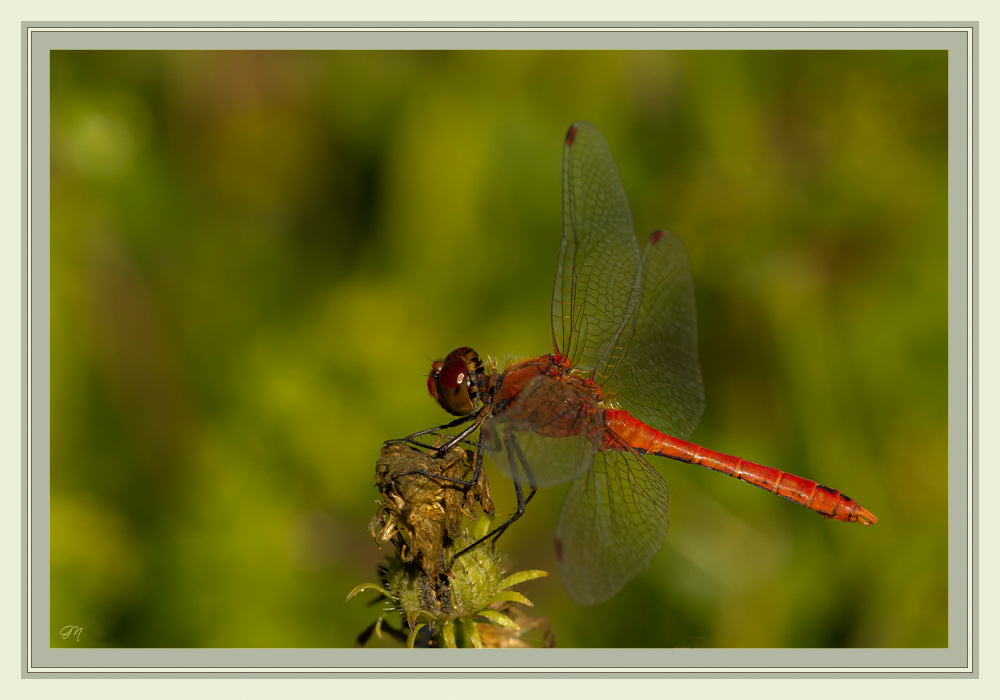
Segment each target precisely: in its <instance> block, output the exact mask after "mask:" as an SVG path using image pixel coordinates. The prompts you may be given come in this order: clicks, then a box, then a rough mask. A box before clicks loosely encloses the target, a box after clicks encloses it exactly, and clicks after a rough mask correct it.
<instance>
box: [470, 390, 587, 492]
mask: <svg viewBox="0 0 1000 700" xmlns="http://www.w3.org/2000/svg"><path fill="white" fill-rule="evenodd" d="M482 429H483V431H484V437H485V442H486V449H487V450H488V451H489V453H490V457H491V458H492V460H493V462H494V463H495V464H496V466H497V467H498V468H499V469H500V471H502V472H503V473H504V474H506V475H507V476H508V477H512V476H513V475H512V474H511V471H510V470H511V467H510V456H509V455H507V454H506V449H505V447H504V439H503V438H504V435H505V434H506V433H508V432H510V433H513V436H514V438H515V449H517V450H519V451H520V454H518V455H515V457H516V459H517V463H518V464H519V465H520V468H521V469H522V470H523V471H524V473H523V474H520V475H519V476H518V479H519V480H520V481H521V482H522V483H528V484H532V483H533V484H534V485H535V486H539V487H543V488H544V487H547V486H556V485H558V484H565V483H566V482H567V481H571V480H573V479H575V478H576V477H578V476H580V475H581V474H584V473H586V471H587V470H588V469H589V468H590V465H591V464H592V463H593V459H594V454H595V453H596V452H597V450H598V448H599V447H600V445H601V440H603V435H604V426H603V419H602V418H601V415H600V411H599V410H598V408H597V407H596V404H595V402H594V397H593V393H592V392H587V391H586V390H585V388H583V387H581V386H579V384H578V383H576V382H572V381H565V380H558V379H554V378H552V377H549V376H544V375H543V376H540V377H535V378H534V379H532V380H531V381H530V382H528V383H527V385H525V387H524V389H523V390H522V391H521V393H520V394H518V396H517V400H516V401H515V402H514V403H512V404H511V405H510V406H509V407H508V408H506V409H505V410H504V411H502V412H500V413H498V414H496V415H495V416H494V417H493V418H491V419H490V420H488V421H487V422H486V424H484V426H483V428H482Z"/></svg>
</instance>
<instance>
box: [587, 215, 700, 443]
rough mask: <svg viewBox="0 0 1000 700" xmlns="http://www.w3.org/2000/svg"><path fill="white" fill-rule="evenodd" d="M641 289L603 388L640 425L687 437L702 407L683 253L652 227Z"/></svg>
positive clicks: (665, 234)
mask: <svg viewBox="0 0 1000 700" xmlns="http://www.w3.org/2000/svg"><path fill="white" fill-rule="evenodd" d="M641 268H642V293H641V295H640V298H639V304H638V306H637V307H636V309H635V317H634V320H633V321H632V322H631V323H630V324H629V327H628V328H627V329H626V332H625V333H623V337H622V340H621V341H620V345H621V346H622V347H624V348H625V352H624V355H623V357H622V359H621V362H620V363H618V365H617V366H615V367H614V375H613V376H610V377H608V378H606V379H605V381H604V383H603V385H602V387H601V388H602V391H603V392H604V394H605V395H606V396H609V397H613V398H614V399H615V400H616V401H617V402H618V403H619V404H620V405H621V407H622V408H624V409H625V410H627V411H628V412H629V413H631V414H632V415H633V416H635V417H636V418H638V419H639V420H641V421H642V422H643V423H646V424H647V425H650V426H652V427H654V428H656V429H657V430H660V431H662V432H664V433H668V434H670V435H674V436H676V437H680V438H686V437H687V436H688V435H690V434H691V431H692V430H694V428H695V426H696V425H697V424H698V420H699V418H701V413H702V411H703V410H704V408H705V393H704V390H703V388H702V384H701V368H700V367H699V365H698V323H697V319H696V316H695V307H694V283H693V282H692V281H691V266H690V263H689V262H688V256H687V251H685V250H684V244H683V243H681V241H680V239H678V238H677V236H675V235H674V234H672V233H671V232H669V231H655V232H654V233H653V234H652V235H650V237H649V238H648V239H647V241H646V246H645V248H644V249H643V252H642V261H641Z"/></svg>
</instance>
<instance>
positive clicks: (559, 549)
mask: <svg viewBox="0 0 1000 700" xmlns="http://www.w3.org/2000/svg"><path fill="white" fill-rule="evenodd" d="M556 559H558V560H559V561H562V540H561V539H559V538H558V537H557V538H556Z"/></svg>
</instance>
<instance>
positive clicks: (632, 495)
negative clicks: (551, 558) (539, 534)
mask: <svg viewBox="0 0 1000 700" xmlns="http://www.w3.org/2000/svg"><path fill="white" fill-rule="evenodd" d="M666 535H667V485H666V484H665V483H664V481H663V478H662V477H661V476H660V475H659V474H658V473H657V472H656V471H655V470H654V469H653V468H652V467H651V466H650V465H649V463H648V462H646V460H645V459H643V457H642V456H641V455H639V454H637V453H635V452H633V451H631V450H629V449H627V448H624V447H623V451H618V450H609V451H601V452H598V453H597V455H596V456H595V458H594V468H593V469H592V470H591V471H590V473H588V474H586V475H585V476H583V477H581V478H579V479H577V480H576V481H574V482H573V484H572V485H571V486H570V489H569V492H568V493H567V494H566V499H565V500H564V501H563V506H562V510H561V511H560V512H559V522H558V524H557V525H556V553H557V555H558V557H559V565H560V572H561V574H562V579H563V586H564V587H565V588H566V592H567V593H569V597H570V598H572V599H573V601H574V602H575V603H577V604H579V605H596V604H597V603H603V602H604V601H606V600H608V599H609V598H611V597H612V596H614V595H615V594H616V593H617V592H618V591H619V590H621V588H622V586H624V585H625V584H626V583H628V581H630V580H631V579H632V578H634V577H635V576H636V574H638V573H639V572H640V571H642V570H643V569H645V568H646V567H647V566H648V565H649V562H650V561H651V560H652V559H653V556H654V555H655V554H656V553H657V552H658V551H659V550H660V547H661V546H662V545H663V539H664V538H665V537H666Z"/></svg>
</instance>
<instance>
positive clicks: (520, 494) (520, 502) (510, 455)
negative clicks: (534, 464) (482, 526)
mask: <svg viewBox="0 0 1000 700" xmlns="http://www.w3.org/2000/svg"><path fill="white" fill-rule="evenodd" d="M480 440H482V436H481V435H480ZM503 442H504V446H505V447H506V448H507V460H508V461H509V462H510V478H511V480H512V481H513V482H514V493H515V494H516V495H517V509H516V510H515V511H514V514H513V515H511V516H510V518H508V520H507V521H506V522H505V523H503V524H502V525H500V526H499V527H495V528H493V529H492V530H490V531H489V532H487V533H486V534H485V535H483V536H482V537H480V538H479V539H478V540H476V541H475V542H473V543H472V544H470V545H469V546H468V547H466V548H465V549H463V550H462V551H461V552H459V553H458V554H456V555H455V556H453V557H452V558H451V562H450V563H449V564H448V568H449V569H450V568H451V567H452V565H453V564H454V563H455V560H456V559H458V558H459V557H460V556H462V555H463V554H465V553H466V552H468V551H470V550H472V549H475V548H476V547H478V546H479V545H480V544H482V543H483V542H485V541H486V540H488V539H490V538H491V537H492V538H493V541H494V542H496V541H497V539H498V538H499V537H500V535H502V534H503V533H504V531H506V530H507V528H508V527H510V526H511V525H512V524H513V523H514V521H516V520H517V519H518V518H520V517H521V516H522V515H524V507H525V505H527V503H528V501H530V500H531V497H532V496H534V495H535V492H536V491H537V490H538V488H537V487H536V486H535V485H534V475H533V474H532V473H531V471H530V469H529V467H528V462H527V460H526V459H525V458H524V453H523V452H522V451H521V446H520V445H519V444H518V442H517V438H516V437H514V433H513V432H511V431H509V430H505V431H504V434H503ZM515 455H516V457H515ZM518 459H520V460H521V467H522V469H523V470H524V473H525V475H526V476H527V477H528V484H529V486H530V487H531V493H530V494H529V495H528V498H527V499H525V498H524V491H522V489H521V478H520V476H519V475H518V470H517V460H518ZM481 460H482V458H481V457H480V456H479V455H477V460H476V461H477V465H478V464H479V463H480V462H481Z"/></svg>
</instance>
